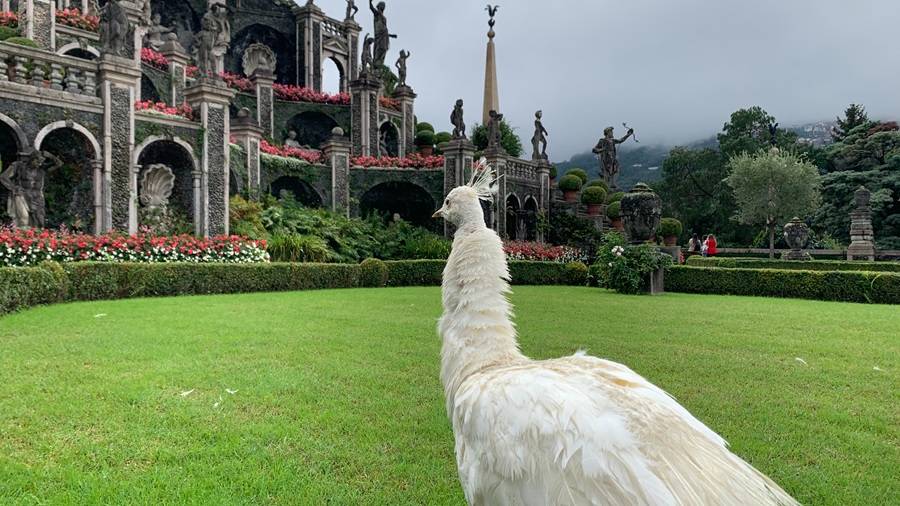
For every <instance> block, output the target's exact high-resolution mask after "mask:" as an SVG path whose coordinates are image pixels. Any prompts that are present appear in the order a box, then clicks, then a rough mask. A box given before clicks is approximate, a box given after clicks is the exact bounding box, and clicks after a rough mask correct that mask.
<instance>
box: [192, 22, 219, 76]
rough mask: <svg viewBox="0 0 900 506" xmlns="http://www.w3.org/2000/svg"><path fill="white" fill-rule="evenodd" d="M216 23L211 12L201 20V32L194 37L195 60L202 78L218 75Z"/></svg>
mask: <svg viewBox="0 0 900 506" xmlns="http://www.w3.org/2000/svg"><path fill="white" fill-rule="evenodd" d="M215 48H216V23H215V20H214V19H213V16H211V15H210V13H209V12H207V13H206V14H204V15H203V18H202V19H201V20H200V32H199V33H197V34H196V35H194V46H193V50H194V60H196V61H197V68H198V69H199V70H200V76H201V78H202V77H208V76H209V75H210V74H215V73H216V55H215Z"/></svg>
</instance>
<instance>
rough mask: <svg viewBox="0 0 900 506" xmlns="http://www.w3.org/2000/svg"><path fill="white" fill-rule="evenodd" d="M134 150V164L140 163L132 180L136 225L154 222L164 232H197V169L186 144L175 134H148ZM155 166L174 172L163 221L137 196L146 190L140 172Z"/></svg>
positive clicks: (198, 202)
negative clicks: (168, 135)
mask: <svg viewBox="0 0 900 506" xmlns="http://www.w3.org/2000/svg"><path fill="white" fill-rule="evenodd" d="M135 153H136V155H135V156H136V157H137V165H138V166H140V167H141V172H140V173H139V174H138V175H137V182H136V186H137V194H138V197H139V199H138V200H139V203H138V209H137V219H138V226H140V225H142V224H148V225H153V226H158V227H159V228H160V229H161V230H162V229H166V230H164V231H165V233H168V234H177V233H193V234H195V235H200V232H201V231H200V216H201V213H202V212H203V210H202V209H201V208H200V194H199V183H200V173H199V171H198V170H197V160H196V159H195V158H194V155H193V152H192V151H191V150H190V145H189V144H187V143H185V142H184V141H182V140H181V139H177V138H176V139H172V140H169V139H164V138H151V139H148V140H146V141H144V144H143V145H141V146H139V147H138V148H137V149H135ZM155 166H165V167H167V168H168V169H169V170H171V173H172V175H173V176H174V185H173V188H172V190H171V194H170V195H169V197H168V202H167V205H166V208H167V213H168V214H167V216H166V217H165V220H164V221H165V223H158V219H157V218H158V216H156V215H154V213H153V211H154V210H153V209H150V207H149V206H147V205H146V203H145V202H141V200H142V199H141V197H144V196H145V195H146V194H147V189H146V188H144V183H143V181H144V176H145V174H146V172H147V171H148V170H150V168H151V167H155ZM195 186H196V189H195ZM144 200H146V199H144ZM145 222H146V223H145Z"/></svg>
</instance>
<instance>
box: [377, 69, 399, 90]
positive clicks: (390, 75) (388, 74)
mask: <svg viewBox="0 0 900 506" xmlns="http://www.w3.org/2000/svg"><path fill="white" fill-rule="evenodd" d="M379 71H380V72H379V73H380V74H381V83H382V84H383V85H384V94H385V96H388V97H390V96H392V95H393V94H394V89H395V88H397V83H399V82H400V78H399V77H397V74H395V73H394V71H393V69H391V68H390V67H388V66H387V65H382V66H381V68H380V69H379Z"/></svg>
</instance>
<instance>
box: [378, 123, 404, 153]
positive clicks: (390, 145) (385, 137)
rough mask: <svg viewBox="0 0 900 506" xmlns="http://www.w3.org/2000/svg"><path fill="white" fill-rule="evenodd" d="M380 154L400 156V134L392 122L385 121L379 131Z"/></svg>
mask: <svg viewBox="0 0 900 506" xmlns="http://www.w3.org/2000/svg"><path fill="white" fill-rule="evenodd" d="M378 140H379V144H380V145H379V151H378V152H379V153H382V151H383V152H384V153H383V154H384V155H386V156H400V132H399V131H397V126H396V125H394V123H393V122H391V121H385V122H384V123H382V124H381V128H379V129H378Z"/></svg>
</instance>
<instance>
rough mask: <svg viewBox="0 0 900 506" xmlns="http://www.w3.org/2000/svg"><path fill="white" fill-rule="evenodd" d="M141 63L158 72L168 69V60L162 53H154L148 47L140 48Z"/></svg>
mask: <svg viewBox="0 0 900 506" xmlns="http://www.w3.org/2000/svg"><path fill="white" fill-rule="evenodd" d="M141 61H142V62H144V63H146V64H147V65H150V66H151V67H156V68H158V69H160V70H168V69H169V60H168V58H166V57H165V56H163V55H162V53H160V52H158V51H154V50H153V49H151V48H149V47H143V48H141Z"/></svg>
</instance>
